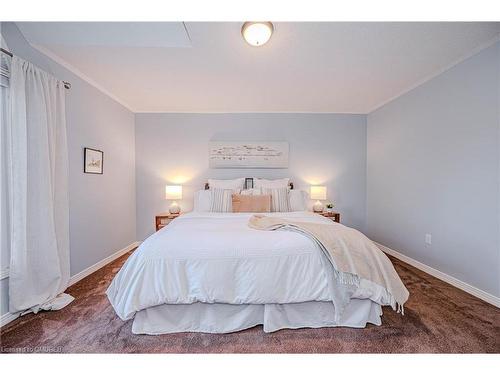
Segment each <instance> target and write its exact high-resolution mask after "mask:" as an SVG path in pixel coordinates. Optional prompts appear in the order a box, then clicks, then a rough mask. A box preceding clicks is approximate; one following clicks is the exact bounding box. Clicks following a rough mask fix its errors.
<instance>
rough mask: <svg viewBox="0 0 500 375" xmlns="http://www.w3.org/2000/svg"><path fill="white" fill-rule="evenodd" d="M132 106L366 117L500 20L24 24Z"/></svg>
mask: <svg viewBox="0 0 500 375" xmlns="http://www.w3.org/2000/svg"><path fill="white" fill-rule="evenodd" d="M17 24H18V26H19V28H20V30H21V31H22V33H23V34H24V36H25V37H26V39H27V40H28V41H29V42H30V43H31V44H32V45H35V46H38V47H41V48H42V49H43V50H44V51H48V53H49V54H50V55H53V56H54V57H56V58H57V59H59V60H62V61H64V62H65V63H67V64H70V65H71V66H72V67H74V68H76V69H77V70H78V71H80V72H81V73H83V75H85V76H86V77H88V78H89V79H90V80H91V81H93V82H96V83H97V84H98V86H99V87H101V88H102V89H103V90H104V91H106V92H108V93H111V95H112V96H113V97H115V98H117V99H118V100H119V101H120V102H121V103H124V104H125V105H126V106H127V107H128V108H130V109H131V110H132V111H134V112H338V113H368V112H370V111H371V110H373V109H374V108H376V107H378V106H380V105H381V104H383V103H385V102H387V101H388V100H390V99H392V98H394V97H396V96H398V95H400V94H401V93H403V92H405V91H407V90H408V89H411V88H412V87H414V86H415V85H417V84H419V83H421V82H422V81H424V80H426V79H428V78H429V77H431V76H433V75H435V74H437V73H439V72H441V71H442V70H443V69H446V68H448V67H450V65H452V64H454V63H456V62H458V61H459V60H461V59H463V58H464V57H467V56H469V55H470V54H471V53H473V52H474V51H477V50H478V49H479V48H481V47H483V46H484V45H486V44H487V43H490V42H491V41H492V39H493V38H495V37H498V34H499V33H500V23H450V22H448V23H310V22H309V23H306V22H304V23H299V22H294V23H275V25H274V26H275V32H274V34H273V36H272V38H271V40H270V41H269V42H268V43H267V44H266V45H264V46H262V47H251V46H249V45H248V44H246V43H245V42H244V40H243V39H242V37H241V33H240V28H241V23H226V22H224V23H220V22H213V23H207V22H203V23H198V22H187V23H185V24H184V23H182V22H172V23H152V24H147V23H143V24H140V23H128V24H127V23H40V22H31V23H23V22H19V23H17Z"/></svg>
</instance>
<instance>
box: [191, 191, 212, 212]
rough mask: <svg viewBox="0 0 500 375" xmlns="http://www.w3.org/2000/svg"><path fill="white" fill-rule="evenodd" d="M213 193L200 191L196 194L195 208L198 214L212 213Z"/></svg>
mask: <svg viewBox="0 0 500 375" xmlns="http://www.w3.org/2000/svg"><path fill="white" fill-rule="evenodd" d="M211 201H212V192H211V191H210V190H198V191H196V192H195V193H194V207H193V211H196V212H210V202H211Z"/></svg>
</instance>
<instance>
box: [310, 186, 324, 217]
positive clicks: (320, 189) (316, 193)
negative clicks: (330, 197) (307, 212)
mask: <svg viewBox="0 0 500 375" xmlns="http://www.w3.org/2000/svg"><path fill="white" fill-rule="evenodd" d="M311 199H316V203H314V206H313V211H314V212H323V203H321V202H320V201H322V200H323V201H324V200H325V199H326V186H319V185H316V186H311Z"/></svg>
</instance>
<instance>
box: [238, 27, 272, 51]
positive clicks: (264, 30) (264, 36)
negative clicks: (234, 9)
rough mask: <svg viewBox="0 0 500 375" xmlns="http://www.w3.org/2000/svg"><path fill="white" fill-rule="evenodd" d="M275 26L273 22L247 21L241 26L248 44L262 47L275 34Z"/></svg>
mask: <svg viewBox="0 0 500 375" xmlns="http://www.w3.org/2000/svg"><path fill="white" fill-rule="evenodd" d="M273 31H274V27H273V24H272V23H271V22H245V23H244V24H243V26H242V27H241V35H243V38H245V40H246V41H247V43H248V44H250V45H251V46H255V47H260V46H262V45H264V44H266V43H267V41H268V40H269V39H270V38H271V35H272V34H273Z"/></svg>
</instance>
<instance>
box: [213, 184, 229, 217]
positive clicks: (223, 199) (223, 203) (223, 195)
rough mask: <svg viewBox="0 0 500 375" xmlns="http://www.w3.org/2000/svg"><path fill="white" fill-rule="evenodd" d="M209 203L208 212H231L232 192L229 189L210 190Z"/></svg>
mask: <svg viewBox="0 0 500 375" xmlns="http://www.w3.org/2000/svg"><path fill="white" fill-rule="evenodd" d="M210 193H211V202H210V211H211V212H232V211H233V208H232V197H231V195H232V194H233V191H232V190H231V189H219V188H213V189H210Z"/></svg>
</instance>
